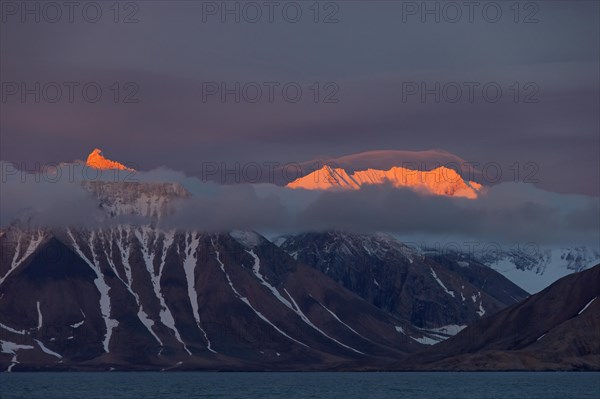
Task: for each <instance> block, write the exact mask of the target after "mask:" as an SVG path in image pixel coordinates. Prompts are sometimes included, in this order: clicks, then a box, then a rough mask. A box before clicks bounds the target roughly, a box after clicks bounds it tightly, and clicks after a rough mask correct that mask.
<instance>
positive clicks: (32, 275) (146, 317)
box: [0, 226, 422, 370]
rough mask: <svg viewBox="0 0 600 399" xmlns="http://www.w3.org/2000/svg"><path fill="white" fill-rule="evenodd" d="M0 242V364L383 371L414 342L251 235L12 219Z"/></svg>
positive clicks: (383, 316)
mask: <svg viewBox="0 0 600 399" xmlns="http://www.w3.org/2000/svg"><path fill="white" fill-rule="evenodd" d="M32 237H33V238H32ZM240 237H242V238H243V237H245V238H247V237H252V240H251V242H248V240H247V239H242V238H240ZM31 242H34V243H36V245H35V246H33V245H32V244H31ZM0 245H1V246H2V248H3V250H5V251H3V253H6V254H7V255H8V257H7V258H8V259H10V260H11V262H10V263H9V262H5V261H4V260H3V262H2V268H1V270H2V274H1V278H2V283H1V284H0V334H1V335H0V340H1V341H2V342H1V344H2V353H1V354H0V367H1V368H2V369H3V370H6V369H11V370H28V369H85V370H106V369H108V368H111V367H112V368H116V369H163V368H177V369H213V370H214V369H244V370H265V369H281V370H294V369H327V368H340V367H347V368H362V367H387V365H388V364H391V363H392V362H393V361H395V360H396V359H398V358H400V357H403V356H404V355H405V354H407V353H410V352H414V351H416V350H419V349H420V348H421V347H422V345H421V344H419V343H418V342H417V341H416V340H414V339H411V338H410V336H414V337H421V336H422V333H421V332H420V331H419V330H418V329H416V328H414V327H412V326H411V324H410V323H408V322H406V321H402V320H400V319H398V318H395V317H393V316H390V315H389V314H387V313H385V312H383V311H381V310H380V309H378V308H376V307H374V306H372V305H370V304H369V303H367V302H365V301H364V300H362V299H361V298H360V297H358V296H356V295H355V294H353V293H351V292H350V291H348V290H346V289H344V288H343V287H341V286H340V285H339V284H337V283H335V282H334V281H332V280H330V279H329V278H327V277H326V276H324V275H322V274H321V273H319V272H318V271H316V270H314V269H312V268H310V267H308V266H305V265H302V264H300V263H298V262H296V261H295V260H294V259H293V258H291V257H290V256H288V255H287V254H286V253H285V252H283V251H282V250H280V249H279V248H278V247H276V246H275V245H273V244H272V243H270V242H269V241H268V240H266V239H264V238H263V237H261V236H259V235H257V234H255V233H245V235H243V236H242V235H240V234H239V233H238V234H231V235H229V234H207V233H201V232H189V231H187V232H185V231H160V230H158V229H155V228H151V227H150V226H139V227H132V226H119V227H114V228H103V229H94V230H82V229H79V230H75V229H66V230H44V231H35V232H30V231H24V230H21V229H18V228H15V227H11V228H9V229H7V230H4V231H3V232H2V235H1V236H0ZM13 259H16V261H15V262H12V260H13ZM398 329H401V330H402V331H404V332H405V333H399V332H398Z"/></svg>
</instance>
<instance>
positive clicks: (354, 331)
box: [313, 298, 373, 342]
mask: <svg viewBox="0 0 600 399" xmlns="http://www.w3.org/2000/svg"><path fill="white" fill-rule="evenodd" d="M313 299H314V298H313ZM315 300H316V299H315ZM317 302H318V303H319V305H321V306H322V307H323V309H325V310H326V311H328V312H329V313H330V314H331V315H332V316H333V317H334V318H335V319H336V320H337V321H338V322H340V323H341V324H342V325H343V326H344V327H346V328H347V329H348V330H350V331H352V332H353V333H354V334H356V335H358V336H359V337H361V338H362V339H364V340H366V341H369V342H373V341H371V340H370V339H369V338H366V337H364V336H362V335H360V333H358V332H357V331H356V330H355V329H353V328H352V327H350V326H349V325H348V324H346V323H344V322H343V321H342V320H340V318H339V317H338V316H337V315H336V314H335V313H333V312H332V311H331V310H330V309H329V308H328V307H327V306H325V305H323V304H322V303H321V302H319V301H317Z"/></svg>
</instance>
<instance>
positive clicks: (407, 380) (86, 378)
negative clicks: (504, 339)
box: [0, 372, 600, 399]
mask: <svg viewBox="0 0 600 399" xmlns="http://www.w3.org/2000/svg"><path fill="white" fill-rule="evenodd" d="M0 397H1V398H2V399H9V398H43V399H54V398H77V399H80V398H85V399H92V398H135V399H138V398H302V399H308V398H343V399H351V398H357V399H367V398H378V399H379V398H385V399H388V398H407V399H409V398H410V399H413V398H414V399H428V398H431V399H437V398H448V399H460V398H465V399H470V398H473V399H475V398H477V399H481V398H494V399H513V398H514V399H535V398H540V399H552V398H556V399H569V398H573V399H585V398H594V399H598V398H600V373H193V372H189V373H187V372H186V373H133V372H132V373H123V372H119V373H116V372H113V373H10V374H8V373H2V374H1V375H0Z"/></svg>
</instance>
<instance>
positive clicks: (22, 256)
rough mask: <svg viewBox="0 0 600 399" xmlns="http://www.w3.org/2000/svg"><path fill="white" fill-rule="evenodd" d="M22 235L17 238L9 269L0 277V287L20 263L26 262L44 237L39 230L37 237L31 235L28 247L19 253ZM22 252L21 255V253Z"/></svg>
mask: <svg viewBox="0 0 600 399" xmlns="http://www.w3.org/2000/svg"><path fill="white" fill-rule="evenodd" d="M23 236H24V235H23V234H20V235H19V237H18V238H17V246H16V248H15V254H14V256H13V259H12V262H11V265H10V269H9V270H8V271H7V272H6V274H5V275H4V276H2V277H0V285H2V283H4V280H6V279H7V278H8V276H10V275H11V274H12V273H13V272H14V271H15V270H16V269H17V268H18V267H19V266H20V265H21V264H22V263H23V261H24V260H26V259H27V258H28V257H29V256H30V255H31V254H32V253H33V252H34V251H35V250H36V249H37V247H38V246H39V245H40V243H41V242H42V240H43V239H44V238H45V237H46V236H45V235H44V233H43V232H42V231H41V230H38V231H37V235H31V238H30V241H29V245H28V246H27V249H25V251H23V252H22V251H21V240H22V239H23ZM21 252H22V253H21Z"/></svg>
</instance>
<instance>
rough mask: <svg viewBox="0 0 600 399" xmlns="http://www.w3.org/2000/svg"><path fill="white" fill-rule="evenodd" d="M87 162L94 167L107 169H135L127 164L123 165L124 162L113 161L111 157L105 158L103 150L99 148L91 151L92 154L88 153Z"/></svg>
mask: <svg viewBox="0 0 600 399" xmlns="http://www.w3.org/2000/svg"><path fill="white" fill-rule="evenodd" d="M85 164H86V165H87V166H89V167H92V168H94V169H102V170H107V169H119V170H130V171H133V170H134V169H132V168H128V167H127V166H125V165H123V164H122V163H119V162H116V161H111V160H110V159H107V158H105V157H104V156H103V155H102V150H101V149H99V148H95V149H94V151H92V152H91V153H90V155H88V157H87V160H86V161H85Z"/></svg>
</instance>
